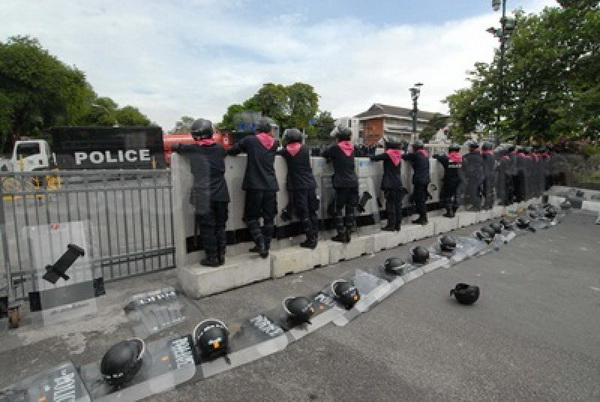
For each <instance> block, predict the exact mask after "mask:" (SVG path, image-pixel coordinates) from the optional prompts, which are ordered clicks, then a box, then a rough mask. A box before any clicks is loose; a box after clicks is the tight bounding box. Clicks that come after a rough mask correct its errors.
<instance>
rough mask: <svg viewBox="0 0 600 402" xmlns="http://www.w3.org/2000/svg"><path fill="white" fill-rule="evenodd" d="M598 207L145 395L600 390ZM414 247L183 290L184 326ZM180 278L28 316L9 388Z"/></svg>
mask: <svg viewBox="0 0 600 402" xmlns="http://www.w3.org/2000/svg"><path fill="white" fill-rule="evenodd" d="M595 217H596V216H595V214H590V213H586V212H577V213H574V214H572V215H570V216H569V217H567V219H566V220H565V222H564V223H563V224H561V225H559V226H557V227H555V228H552V229H550V230H547V231H544V232H541V233H537V234H529V235H526V236H523V237H518V238H516V239H515V240H513V242H511V243H510V244H509V245H507V246H505V247H504V248H503V249H501V250H500V251H499V252H497V253H492V254H488V255H486V256H483V257H480V258H478V259H473V260H468V261H465V262H462V263H461V264H459V265H456V266H454V267H453V268H451V269H449V270H438V271H435V272H434V273H431V274H427V275H425V276H423V277H422V278H419V279H417V280H416V281H413V282H411V283H409V284H407V285H406V286H404V287H403V288H401V289H400V290H399V291H398V292H396V293H395V294H393V295H392V296H390V297H389V298H388V299H387V300H385V301H384V302H383V303H382V304H381V305H379V306H377V307H376V308H375V309H373V310H372V311H370V312H368V313H366V314H363V315H362V316H360V317H358V318H357V319H356V320H355V321H353V322H351V323H350V324H349V325H348V326H347V327H344V328H340V327H335V326H333V325H332V324H330V325H329V326H326V327H324V328H323V329H321V330H319V331H317V332H316V333H313V334H311V335H309V336H307V337H305V338H303V339H302V340H300V341H299V342H296V343H294V344H291V345H289V346H288V347H287V349H286V350H284V351H283V352H282V353H279V354H276V355H272V356H269V357H266V358H263V359H261V360H258V361H256V362H253V363H250V364H248V365H246V366H243V367H240V368H237V369H235V370H231V371H229V372H227V373H224V374H221V375H219V376H217V377H214V378H210V379H208V380H205V381H202V382H198V383H195V384H188V385H184V386H183V387H181V388H179V389H177V390H173V391H170V392H167V393H163V394H160V395H156V396H154V397H152V398H150V399H149V400H151V401H174V400H181V401H188V400H189V401H191V400H194V401H196V400H197V401H201V400H207V401H221V400H223V401H254V400H256V401H282V400H285V401H287V400H291V401H310V400H323V401H334V400H335V401H339V400H342V399H351V400H354V401H363V400H370V401H398V400H408V401H420V400H435V401H440V400H442V401H443V400H472V401H482V400H486V401H487V400H500V401H510V400H519V401H523V400H544V401H546V400H556V401H570V400H578V401H595V400H596V401H597V400H600V319H599V314H598V312H599V311H600V310H599V307H600V264H599V262H600V258H599V257H598V249H600V226H598V225H594V220H595ZM472 230H473V228H470V229H465V230H462V231H461V232H464V233H467V232H469V231H472ZM431 242H432V239H429V240H426V241H421V242H418V243H419V244H423V245H428V244H429V243H431ZM408 248H409V247H408V246H404V247H400V248H397V249H394V250H388V251H385V252H382V253H378V254H377V255H375V256H371V257H364V258H360V259H357V260H352V261H346V262H343V263H340V264H337V265H334V266H330V267H325V268H321V269H317V270H314V271H311V272H308V273H305V274H303V275H292V276H288V277H285V278H283V279H279V280H276V281H265V282H261V283H258V284H254V285H251V286H247V287H244V288H241V289H237V290H234V291H230V292H226V293H223V294H220V295H215V296H212V297H208V298H205V299H202V300H199V301H191V300H187V299H182V303H183V305H184V309H185V312H186V314H187V315H188V317H189V320H187V322H186V323H185V324H183V325H182V328H179V330H181V331H183V330H185V329H187V330H190V329H191V328H193V326H194V324H195V323H196V322H197V321H198V320H199V319H203V318H208V317H219V318H225V321H226V322H228V323H231V322H233V321H235V320H236V319H242V318H245V317H248V316H250V315H251V314H253V313H257V312H259V311H261V310H264V309H265V307H266V308H270V307H272V306H275V305H277V304H278V303H279V302H280V301H281V300H282V299H283V298H284V297H285V296H289V295H297V294H307V293H309V292H311V291H314V290H316V289H318V288H320V287H322V286H323V285H324V284H326V283H328V282H329V281H331V280H332V279H334V278H336V277H338V276H340V274H341V273H343V272H346V271H349V270H351V269H354V268H361V267H367V266H372V265H375V264H380V263H382V262H383V261H384V260H385V259H386V258H388V257H391V256H403V255H407V253H408ZM173 281H174V278H173V275H172V273H162V274H158V275H153V276H147V277H143V278H142V279H138V280H137V281H133V280H126V281H121V282H118V283H115V284H111V285H113V288H112V289H109V291H111V292H110V294H109V296H108V298H107V301H106V303H107V304H108V307H107V308H106V309H104V310H102V312H101V313H100V314H99V315H98V317H97V318H96V319H94V320H90V321H88V322H85V323H80V324H79V325H78V326H75V325H71V324H69V325H67V326H64V327H63V328H61V329H60V330H58V329H56V328H52V327H48V328H45V329H43V330H44V331H45V333H44V334H39V333H36V332H35V331H34V330H33V329H32V328H31V326H29V327H27V326H25V327H23V328H22V329H19V331H20V332H18V333H13V334H10V335H6V333H4V334H0V337H2V339H3V340H4V341H3V342H2V343H1V344H0V361H2V362H3V363H2V366H0V387H1V386H4V385H6V384H7V383H10V382H12V381H14V379H15V378H19V377H22V376H23V375H24V374H25V373H27V374H31V373H33V372H34V371H35V370H34V368H39V367H44V366H47V365H49V364H51V363H52V362H55V361H56V360H57V359H60V358H61V357H62V356H64V353H65V352H66V351H70V352H71V358H72V359H73V360H74V361H75V362H76V363H78V364H81V363H85V362H89V361H90V360H91V359H93V358H100V356H101V355H102V353H103V351H105V350H106V348H107V347H108V346H109V345H110V344H112V343H114V342H115V340H118V339H122V338H123V337H126V336H128V335H129V334H130V333H131V329H130V328H129V327H128V325H127V322H126V321H125V320H124V319H123V318H122V316H120V315H119V308H118V301H119V300H123V299H125V298H126V295H127V294H132V293H134V292H135V291H137V290H140V289H144V288H148V287H149V286H155V285H158V284H164V283H173ZM463 281H464V282H469V283H474V284H477V285H479V286H480V287H481V290H482V295H481V298H480V300H479V302H478V303H476V304H475V305H474V306H472V307H464V306H461V305H458V304H457V303H456V302H455V301H454V300H453V299H452V298H449V297H448V292H449V290H450V289H451V288H452V287H453V286H454V285H455V284H456V283H457V282H463ZM36 336H37V338H36ZM42 339H46V340H45V341H42ZM7 361H12V362H14V366H13V365H8V364H7V363H5V362H7ZM13 367H16V368H17V369H13Z"/></svg>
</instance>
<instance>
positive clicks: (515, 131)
mask: <svg viewBox="0 0 600 402" xmlns="http://www.w3.org/2000/svg"><path fill="white" fill-rule="evenodd" d="M560 4H561V6H562V7H547V8H545V9H544V10H543V11H542V12H541V13H539V14H531V15H523V14H522V13H517V14H516V16H517V18H516V19H517V21H516V23H517V27H516V29H515V31H514V32H513V33H512V34H511V36H510V39H509V41H508V43H507V47H506V51H505V55H504V71H503V72H504V74H503V77H504V79H503V81H502V83H503V85H502V92H500V91H499V83H500V81H499V74H498V72H499V71H498V67H499V62H500V55H499V52H497V53H496V56H495V58H494V60H493V62H492V63H491V64H485V63H478V64H476V66H475V70H473V71H471V72H470V73H469V80H470V83H471V86H470V88H466V89H461V90H459V91H456V92H455V93H454V94H452V95H450V96H448V97H447V98H446V101H447V102H448V105H449V107H450V112H451V115H452V117H453V119H454V120H455V121H456V123H457V124H456V125H457V130H460V132H461V133H466V132H469V131H472V130H473V129H474V127H475V126H476V125H477V124H478V123H479V124H483V125H484V127H487V128H488V129H493V125H494V121H495V117H494V116H495V107H496V105H497V104H498V96H499V94H500V93H502V97H501V101H502V107H501V109H500V115H501V130H500V133H501V134H502V137H503V139H513V140H516V141H517V142H555V141H557V140H558V138H559V137H568V138H575V139H577V138H588V139H591V140H597V139H598V133H599V132H600V114H599V108H598V105H600V80H599V79H598V77H600V54H599V51H600V35H598V32H600V12H599V11H600V10H599V6H598V2H597V1H584V0H579V1H577V0H571V1H567V0H563V1H560Z"/></svg>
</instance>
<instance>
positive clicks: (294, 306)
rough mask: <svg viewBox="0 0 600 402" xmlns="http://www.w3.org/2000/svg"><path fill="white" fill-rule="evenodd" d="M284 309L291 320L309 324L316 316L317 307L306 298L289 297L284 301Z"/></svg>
mask: <svg viewBox="0 0 600 402" xmlns="http://www.w3.org/2000/svg"><path fill="white" fill-rule="evenodd" d="M283 309H284V310H285V312H286V313H287V314H288V316H289V318H290V320H292V321H294V322H298V323H302V322H308V323H309V324H310V319H311V317H312V316H313V315H314V314H315V311H316V310H315V307H314V306H313V304H312V302H311V301H310V300H309V299H307V298H306V297H303V296H299V297H288V298H286V299H285V300H283Z"/></svg>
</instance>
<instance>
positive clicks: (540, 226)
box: [529, 217, 551, 232]
mask: <svg viewBox="0 0 600 402" xmlns="http://www.w3.org/2000/svg"><path fill="white" fill-rule="evenodd" d="M550 222H551V221H550V219H548V218H546V217H539V218H535V219H531V223H530V224H529V230H530V231H532V232H539V231H540V230H544V229H548V228H549V227H550Z"/></svg>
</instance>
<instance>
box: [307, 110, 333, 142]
mask: <svg viewBox="0 0 600 402" xmlns="http://www.w3.org/2000/svg"><path fill="white" fill-rule="evenodd" d="M315 120H316V123H315V124H314V125H312V126H311V127H310V129H309V131H308V135H309V136H311V137H312V136H316V137H317V138H326V139H329V134H330V133H331V131H332V130H333V129H334V128H335V119H334V118H333V116H332V115H331V112H328V111H326V110H323V111H319V112H318V113H317V115H316V116H315Z"/></svg>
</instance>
